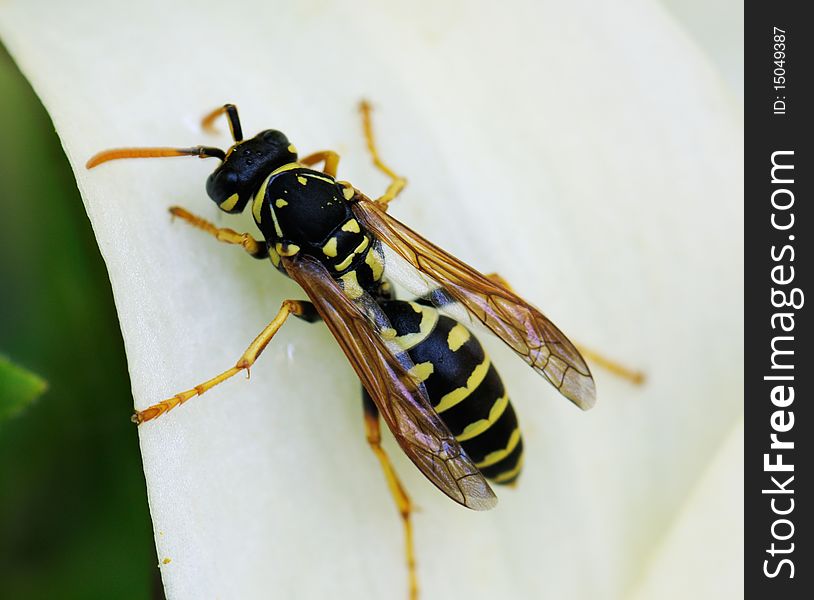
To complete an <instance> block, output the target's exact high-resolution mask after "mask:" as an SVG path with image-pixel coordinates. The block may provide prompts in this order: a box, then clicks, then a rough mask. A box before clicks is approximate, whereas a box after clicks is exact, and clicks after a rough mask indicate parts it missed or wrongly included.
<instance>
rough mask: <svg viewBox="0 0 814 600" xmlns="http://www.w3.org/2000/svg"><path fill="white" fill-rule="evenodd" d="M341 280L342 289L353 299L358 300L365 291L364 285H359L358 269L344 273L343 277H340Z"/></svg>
mask: <svg viewBox="0 0 814 600" xmlns="http://www.w3.org/2000/svg"><path fill="white" fill-rule="evenodd" d="M339 280H340V281H341V282H342V284H343V285H342V290H343V291H344V292H345V295H346V296H347V297H348V298H350V299H351V300H356V299H357V298H359V297H360V296H361V295H362V294H363V293H364V290H363V289H362V286H361V285H359V280H358V279H357V278H356V271H351V272H350V273H345V274H344V275H342V277H340V278H339Z"/></svg>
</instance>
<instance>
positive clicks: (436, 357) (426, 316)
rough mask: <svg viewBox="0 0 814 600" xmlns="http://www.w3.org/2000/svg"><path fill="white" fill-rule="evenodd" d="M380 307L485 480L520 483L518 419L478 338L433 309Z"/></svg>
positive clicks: (391, 302)
mask: <svg viewBox="0 0 814 600" xmlns="http://www.w3.org/2000/svg"><path fill="white" fill-rule="evenodd" d="M380 306H381V307H382V310H383V311H384V313H385V314H386V315H387V317H388V318H389V319H390V322H391V324H392V326H393V328H394V329H395V330H396V335H397V337H396V340H395V341H396V343H398V344H399V346H401V347H402V348H403V349H405V350H407V352H408V354H409V355H410V358H411V359H412V361H413V363H415V372H416V374H417V375H418V377H419V378H420V379H422V380H423V381H424V385H425V387H426V389H427V395H428V396H429V399H430V402H431V403H432V406H433V408H435V411H436V412H437V413H438V415H439V416H440V417H441V419H442V420H443V421H444V423H446V425H447V427H449V429H450V431H451V432H452V434H453V435H454V436H455V438H456V439H457V440H458V441H459V442H460V443H461V446H462V447H463V449H464V450H465V451H466V453H467V454H468V455H469V457H470V458H471V459H472V461H473V462H474V463H475V464H476V466H477V467H478V468H479V469H480V470H481V472H482V473H483V475H484V476H485V477H487V478H488V479H491V480H492V481H494V482H495V483H511V482H513V481H514V480H515V479H517V476H518V475H519V474H520V469H521V467H522V463H523V441H522V439H521V436H520V429H519V427H518V424H517V416H516V415H515V412H514V409H513V408H512V405H511V403H510V402H509V397H508V395H507V393H506V390H505V389H504V387H503V382H502V381H501V379H500V375H498V373H497V371H496V370H495V367H494V365H492V363H491V361H490V359H489V356H488V355H487V354H486V352H485V351H484V349H483V347H482V346H481V345H480V342H478V340H477V338H475V336H474V335H472V334H471V333H470V331H469V330H468V329H467V328H466V327H464V326H463V325H461V324H460V323H458V322H457V321H455V320H453V319H451V318H449V317H447V316H445V315H442V314H440V313H439V312H438V311H437V310H436V309H435V308H433V307H431V306H425V305H424V304H419V303H417V302H403V301H399V300H387V301H382V302H380Z"/></svg>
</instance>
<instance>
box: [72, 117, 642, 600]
mask: <svg viewBox="0 0 814 600" xmlns="http://www.w3.org/2000/svg"><path fill="white" fill-rule="evenodd" d="M361 113H362V119H363V126H364V133H365V138H366V141H367V145H368V148H369V150H370V152H371V154H372V157H373V162H374V164H375V165H376V167H377V168H379V169H380V170H381V171H383V172H384V173H385V174H386V175H387V176H388V177H389V178H390V185H389V186H388V188H387V190H386V192H385V193H384V194H383V195H382V196H381V197H379V198H376V199H371V198H369V197H367V196H366V195H364V194H363V193H362V192H361V191H359V190H358V189H356V188H355V187H354V186H353V185H351V184H350V183H348V182H345V181H337V180H336V173H337V166H338V163H339V155H338V154H337V153H336V152H332V151H323V152H317V153H314V154H310V155H308V156H306V157H304V158H299V157H298V154H297V150H296V148H295V147H294V146H293V145H292V144H291V143H290V142H289V140H288V139H287V138H286V136H285V135H284V134H283V133H281V132H280V131H276V130H271V129H270V130H266V131H262V132H260V133H259V134H257V135H256V136H255V137H253V138H251V139H248V140H244V139H243V133H242V129H241V125H240V119H239V117H238V113H237V109H236V107H235V106H234V105H232V104H227V105H225V106H223V107H222V108H219V109H217V110H215V111H213V112H212V113H210V114H209V115H208V116H207V117H205V118H204V121H203V124H204V127H205V128H211V127H212V124H213V122H214V121H215V119H217V118H218V117H220V116H221V115H225V116H226V118H227V120H228V123H229V127H230V129H231V133H232V137H233V139H234V144H233V145H232V146H231V147H230V148H229V150H228V151H226V152H224V151H223V150H221V149H219V148H212V147H207V146H196V147H192V148H121V149H113V150H107V151H104V152H101V153H99V154H97V155H95V156H94V157H92V158H91V159H90V160H89V161H88V163H87V167H88V168H92V167H95V166H97V165H99V164H101V163H104V162H107V161H110V160H115V159H123V158H152V157H169V156H198V157H200V158H217V159H219V160H220V161H221V164H220V165H219V166H218V167H217V168H216V169H215V171H214V172H213V173H212V174H211V175H210V176H209V178H208V179H207V182H206V191H207V193H208V195H209V197H210V198H211V199H212V200H214V201H215V203H216V204H217V205H218V207H219V208H220V209H221V210H223V211H225V212H227V213H233V214H234V213H240V212H242V211H243V210H244V209H246V207H248V206H251V211H252V214H253V216H254V220H255V222H256V224H257V226H258V228H259V229H260V232H261V233H262V239H261V240H256V239H255V238H254V237H252V236H251V235H250V234H248V233H242V234H241V233H237V232H235V231H233V230H231V229H226V228H218V227H215V226H214V225H213V224H211V223H209V222H207V221H205V220H204V219H201V218H199V217H197V216H195V215H193V214H191V213H189V212H188V211H186V210H185V209H183V208H180V207H173V208H171V209H170V211H171V212H172V214H173V215H175V216H177V217H180V218H181V219H183V220H184V221H186V222H188V223H189V224H191V225H193V226H194V227H197V228H199V229H202V230H203V231H205V232H207V233H209V234H211V235H213V236H214V237H215V238H217V239H218V240H220V241H222V242H226V243H230V244H236V245H239V246H242V247H243V249H244V250H245V251H246V252H248V253H249V254H250V255H251V256H253V257H255V258H260V259H265V258H268V259H270V260H271V262H272V264H274V266H275V267H277V269H279V270H280V271H281V272H282V273H283V274H285V275H287V276H288V277H290V278H291V279H293V280H294V281H296V282H297V283H298V284H299V285H300V287H301V288H302V289H303V291H304V292H305V294H306V295H307V296H308V298H309V301H304V300H285V301H284V302H283V303H282V307H281V308H280V311H279V313H278V314H277V316H276V317H275V318H274V319H273V320H272V321H271V323H269V325H268V326H267V327H266V328H265V329H264V330H263V331H262V332H261V333H260V335H258V336H257V338H256V339H255V340H254V341H253V342H252V343H251V345H250V346H249V347H248V349H247V350H246V351H245V352H244V353H243V355H242V356H241V357H240V359H239V360H238V361H237V363H236V364H235V366H234V367H232V368H231V369H228V370H227V371H224V372H223V373H221V374H220V375H218V376H216V377H214V378H212V379H210V380H208V381H206V382H204V383H202V384H200V385H197V386H195V387H194V388H192V389H190V390H187V391H184V392H181V393H179V394H176V395H174V396H172V397H170V398H168V399H166V400H162V401H161V402H158V403H157V404H154V405H152V406H150V407H148V408H146V409H144V410H140V411H138V412H136V413H135V415H134V416H133V420H134V421H135V422H136V423H139V424H141V423H144V422H146V421H150V420H152V419H155V418H156V417H158V416H160V415H162V414H164V413H166V412H167V411H169V410H171V409H173V408H175V407H176V406H178V405H180V404H182V403H184V402H186V401H187V400H189V399H190V398H192V397H194V396H198V395H201V394H203V393H204V392H206V391H207V390H209V389H211V388H212V387H214V386H216V385H218V384H219V383H221V382H223V381H225V380H226V379H228V378H230V377H232V376H233V375H235V374H237V373H239V372H240V371H242V370H244V369H248V368H249V367H250V366H251V365H252V364H253V363H254V362H255V360H257V357H258V356H259V355H260V353H261V352H262V351H263V349H264V348H265V347H266V346H267V345H268V344H269V342H270V341H271V339H272V337H273V336H274V334H275V333H276V332H277V331H278V330H279V329H280V327H281V326H282V325H283V323H284V322H285V321H286V319H287V318H288V316H289V315H294V316H296V317H299V318H301V319H304V320H306V321H309V322H314V321H318V320H322V321H324V322H325V324H326V325H327V326H328V328H329V329H330V331H331V333H332V334H333V336H334V337H335V338H336V341H337V342H338V343H339V345H340V346H341V347H342V350H343V351H344V352H345V354H346V355H347V357H348V360H349V361H350V363H351V365H352V366H353V368H354V370H355V371H356V374H357V375H358V376H359V379H360V380H361V382H362V385H363V387H364V392H363V403H364V415H365V429H366V432H367V439H368V442H369V444H370V446H371V448H372V449H373V451H374V452H375V453H376V455H377V457H378V459H379V461H380V463H381V466H382V469H383V470H384V473H385V476H386V479H387V482H388V486H389V487H390V490H391V492H392V494H393V496H394V498H395V501H396V504H397V506H398V509H399V512H400V513H401V515H402V518H403V523H404V529H405V536H406V547H407V565H408V576H409V586H410V588H409V589H410V596H411V597H412V598H415V597H417V593H418V591H417V590H418V585H417V578H416V571H415V559H414V551H413V540H412V528H411V521H410V514H411V508H412V507H411V503H410V499H409V497H408V495H407V494H406V492H405V490H404V488H403V486H402V485H401V483H400V482H399V480H398V477H397V476H396V473H395V471H394V470H393V467H392V465H391V464H390V461H389V459H388V457H387V455H386V454H385V453H384V450H383V449H382V447H381V445H380V431H379V416H380V415H381V417H382V418H384V421H385V423H387V426H388V427H389V428H390V431H391V432H392V433H393V436H394V437H395V439H396V441H397V442H398V444H399V445H400V446H401V448H402V450H403V451H404V452H405V453H406V454H407V456H408V457H409V458H410V459H411V460H412V461H413V463H415V465H416V466H417V467H418V468H419V470H421V472H422V473H423V474H424V475H425V476H426V477H427V478H428V479H429V480H430V481H431V482H432V483H433V484H435V485H436V486H437V487H438V488H439V489H440V490H441V491H442V492H444V493H445V494H446V495H447V496H449V497H450V498H452V499H453V500H454V501H455V502H458V503H460V504H462V505H464V506H466V507H467V508H472V509H475V510H485V509H490V508H492V507H493V506H495V504H496V502H497V498H496V496H495V494H494V492H493V491H492V489H491V488H490V487H489V484H488V483H487V479H489V480H491V481H493V482H495V483H502V484H505V483H511V482H514V481H515V480H516V479H517V477H518V475H519V473H520V469H521V467H522V464H523V443H522V440H521V436H520V430H519V428H518V423H517V417H516V415H515V412H514V409H513V408H512V406H511V404H510V402H509V398H508V395H507V393H506V390H505V388H504V386H503V383H502V381H501V379H500V376H499V375H498V373H497V371H496V370H495V367H494V366H493V365H492V364H491V362H490V360H489V357H488V355H487V354H486V353H485V352H484V350H483V347H482V346H481V345H480V343H479V342H478V340H477V339H476V338H475V336H474V335H473V334H472V333H471V332H470V330H469V329H468V328H466V327H465V326H464V325H463V324H462V323H460V322H459V321H458V320H456V319H453V318H450V317H449V316H446V315H443V314H441V313H440V312H439V310H438V308H450V307H454V306H458V307H460V306H462V307H463V308H464V309H465V310H466V312H468V314H469V315H470V316H471V317H472V318H474V320H475V321H478V322H480V323H482V324H483V325H485V326H486V327H487V328H488V329H489V330H491V331H492V332H493V333H494V334H496V335H497V336H498V337H500V338H501V339H502V340H503V341H504V342H506V344H508V345H509V347H510V348H511V349H512V350H514V351H515V352H516V353H517V354H519V355H520V356H521V357H522V358H523V360H525V361H526V362H527V363H528V364H529V365H530V366H531V367H532V368H533V369H535V370H536V371H537V372H539V373H540V374H541V375H543V376H544V377H545V378H546V379H547V380H548V381H549V382H550V383H551V384H552V385H554V387H555V388H557V390H559V392H560V393H561V394H562V395H564V396H565V397H566V398H568V399H569V400H571V401H572V402H573V403H574V404H576V405H577V406H579V407H580V408H582V409H588V408H590V407H591V406H593V404H594V399H595V388H594V380H593V377H592V376H591V372H590V370H589V368H588V365H587V364H586V361H585V360H584V359H583V357H582V356H581V355H580V352H579V351H578V350H577V348H576V347H575V346H574V344H572V343H571V342H570V341H569V340H568V338H566V337H565V335H563V333H562V332H561V331H560V330H559V329H558V328H557V327H556V326H555V325H554V324H553V323H552V322H551V321H549V320H548V319H547V318H546V317H545V316H544V315H543V314H542V313H541V312H540V311H539V310H537V309H536V308H534V307H533V306H532V305H530V304H529V303H528V302H526V301H525V300H523V299H522V298H520V297H519V296H518V295H517V294H515V293H514V292H513V291H512V290H511V289H510V288H509V286H508V285H507V284H506V283H505V281H503V279H502V278H500V277H499V276H497V275H492V276H486V275H482V274H481V273H479V272H478V271H476V270H475V269H473V268H472V267H470V266H468V265H466V264H464V263H463V262H461V261H460V260H458V259H456V258H455V257H454V256H451V255H450V254H449V253H447V252H445V251H444V250H442V249H441V248H439V247H438V246H436V245H434V244H432V243H431V242H429V241H427V240H426V239H424V238H423V237H421V236H420V235H419V234H417V233H416V232H414V231H413V230H411V229H410V228H408V227H407V226H405V225H404V224H402V223H400V222H399V221H397V220H396V219H394V218H393V217H391V216H390V215H389V214H387V207H388V204H389V203H390V202H391V201H392V200H393V199H394V198H395V197H396V196H397V195H398V194H399V193H400V192H401V190H402V189H403V188H404V186H405V184H406V180H405V179H404V178H402V177H399V176H398V175H396V174H395V172H393V171H392V170H391V169H390V168H389V167H387V166H386V165H385V164H384V163H383V162H382V161H381V159H380V158H379V155H378V152H377V150H376V145H375V142H374V136H373V132H372V127H371V119H370V106H369V104H367V103H365V102H363V103H362V104H361ZM319 163H322V169H314V168H312V167H314V166H315V165H317V164H319ZM391 261H401V262H402V263H405V262H406V263H407V264H408V265H409V266H410V267H412V269H415V270H417V271H418V272H419V273H420V274H421V276H422V277H423V279H424V280H425V281H427V282H429V284H430V285H429V289H428V290H427V293H426V295H424V296H423V297H421V298H419V299H418V300H416V301H413V302H405V301H401V300H396V299H395V298H394V296H393V294H392V291H391V289H392V288H391V285H390V283H389V282H388V281H387V280H386V279H385V277H386V275H388V268H389V267H388V265H389V264H390V263H391ZM608 366H610V367H611V368H612V369H614V370H617V371H620V370H621V367H616V366H614V365H608ZM633 377H635V375H633Z"/></svg>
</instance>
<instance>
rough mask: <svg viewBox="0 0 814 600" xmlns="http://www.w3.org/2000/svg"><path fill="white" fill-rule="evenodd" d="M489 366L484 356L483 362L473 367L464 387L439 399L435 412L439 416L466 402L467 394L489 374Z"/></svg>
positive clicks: (487, 359) (486, 357) (487, 358)
mask: <svg viewBox="0 0 814 600" xmlns="http://www.w3.org/2000/svg"><path fill="white" fill-rule="evenodd" d="M490 364H491V363H490V361H489V357H488V356H484V357H483V362H482V363H481V364H479V365H478V366H477V367H475V369H474V370H473V371H472V374H471V375H470V376H469V378H468V379H467V380H466V385H465V386H463V387H459V388H458V389H455V390H452V391H451V392H449V393H448V394H445V395H444V396H443V397H442V398H441V402H439V403H438V406H436V407H435V412H437V413H439V414H440V413H442V412H444V411H445V410H449V409H450V408H452V407H453V406H455V405H456V404H458V403H459V402H462V401H463V400H466V398H467V397H468V396H469V394H471V393H472V392H474V391H475V389H477V387H478V386H479V385H480V384H481V381H483V378H484V377H486V373H488V372H489V365H490Z"/></svg>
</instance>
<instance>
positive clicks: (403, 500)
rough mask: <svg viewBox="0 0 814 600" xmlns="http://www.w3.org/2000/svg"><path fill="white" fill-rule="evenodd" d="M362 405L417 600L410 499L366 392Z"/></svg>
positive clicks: (412, 593)
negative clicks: (393, 506)
mask: <svg viewBox="0 0 814 600" xmlns="http://www.w3.org/2000/svg"><path fill="white" fill-rule="evenodd" d="M362 403H363V406H364V411H365V433H366V434H367V443H368V444H370V449H371V450H373V453H374V454H375V455H376V458H378V459H379V463H380V464H381V467H382V471H384V477H385V479H386V480H387V487H389V488H390V494H391V495H392V496H393V500H395V501H396V508H398V511H399V514H400V515H401V521H402V523H403V524H404V546H405V550H406V553H407V578H408V586H409V598H410V600H417V598H418V577H417V576H416V565H415V549H414V547H413V525H412V521H411V520H410V514H411V513H412V511H413V505H412V503H411V502H410V497H409V496H408V495H407V492H405V491H404V486H402V485H401V482H400V481H399V478H398V476H397V475H396V471H395V469H393V465H392V464H390V459H389V458H388V456H387V454H386V453H385V451H384V449H383V448H382V445H381V441H382V436H381V431H380V429H379V409H378V408H376V405H375V404H374V403H373V400H372V399H371V398H370V396H369V395H368V393H367V392H366V391H364V390H363V391H362Z"/></svg>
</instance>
